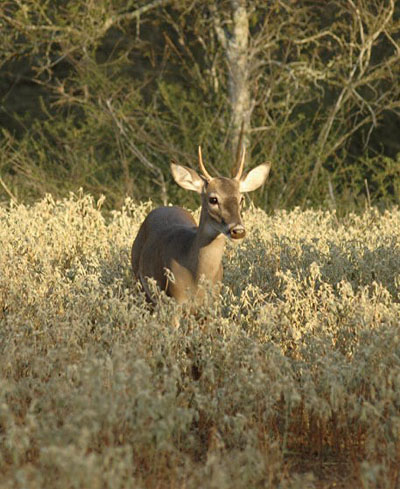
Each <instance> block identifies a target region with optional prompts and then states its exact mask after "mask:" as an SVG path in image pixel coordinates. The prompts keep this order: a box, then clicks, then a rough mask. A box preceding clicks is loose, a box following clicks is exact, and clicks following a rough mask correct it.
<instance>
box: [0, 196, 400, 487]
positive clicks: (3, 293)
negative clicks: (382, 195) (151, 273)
mask: <svg viewBox="0 0 400 489" xmlns="http://www.w3.org/2000/svg"><path fill="white" fill-rule="evenodd" d="M102 205H103V200H102V199H101V200H95V199H93V198H92V197H90V196H88V195H83V194H80V195H76V196H74V195H71V196H70V197H68V198H66V199H64V200H59V201H55V200H54V199H53V198H52V197H50V196H47V197H46V198H44V199H43V200H41V201H39V202H37V203H36V204H35V205H33V206H30V207H29V206H25V205H22V204H18V205H17V204H15V205H12V206H11V208H10V209H8V210H6V209H4V208H0V247H1V253H0V270H1V273H0V348H1V350H0V358H1V360H0V386H1V388H0V398H1V399H0V485H1V487H21V488H22V487H29V488H32V489H35V488H38V489H39V488H40V489H41V488H43V487H52V488H62V489H64V488H66V487H71V488H82V489H88V488H98V487H102V488H107V487H110V488H113V489H115V488H118V487H121V488H124V489H126V488H129V487H135V488H136V487H147V488H152V487H157V488H160V487H172V488H174V487H179V488H183V487H185V488H196V489H197V488H198V487H210V488H212V487H216V488H218V489H223V488H229V489H232V488H241V487H243V488H246V489H247V488H249V487H270V488H276V487H282V488H285V487H286V488H299V489H300V488H301V489H304V488H307V487H308V488H313V487H318V488H323V487H333V486H335V487H344V488H347V487H348V488H354V487H363V488H371V489H372V488H376V487H379V488H381V489H386V488H387V489H389V488H391V489H395V488H397V487H399V482H400V481H399V467H400V446H399V443H400V432H399V430H400V414H399V412H400V411H399V409H400V334H399V314H400V306H399V292H400V273H399V270H400V211H399V209H397V208H394V209H392V210H391V211H390V212H389V211H386V212H384V213H379V212H378V211H376V210H375V209H368V210H366V211H365V212H364V213H363V214H362V215H355V214H350V215H348V216H347V217H346V218H345V219H343V220H339V219H338V218H337V216H336V214H335V212H329V211H327V212H323V211H314V210H308V211H305V212H302V211H300V210H299V209H295V210H292V211H290V212H289V211H278V212H276V213H275V214H274V215H273V216H268V215H267V214H265V213H264V212H263V211H261V210H256V209H248V210H247V211H246V212H245V216H244V219H245V222H246V226H247V229H248V238H246V240H245V241H244V242H243V244H242V245H240V246H239V247H238V246H228V247H227V250H226V255H225V263H224V266H225V284H224V287H223V289H222V291H221V295H220V297H218V298H213V297H212V296H210V297H209V300H208V303H205V304H204V305H203V306H202V307H201V308H200V309H199V310H198V311H197V314H196V315H195V316H194V315H191V314H190V312H189V311H187V310H184V309H181V308H180V307H178V306H177V305H176V304H175V303H174V302H173V301H172V300H169V299H168V298H166V297H165V296H163V295H160V298H159V302H158V304H157V306H156V307H155V308H154V310H151V309H149V307H148V305H147V304H146V302H145V300H144V297H143V294H142V293H141V292H140V290H138V288H137V287H136V286H135V285H134V284H132V280H131V274H130V265H129V250H130V246H131V243H132V240H133V237H134V236H135V234H136V232H137V229H138V226H139V224H140V223H141V221H142V219H143V217H144V216H145V215H146V213H147V212H148V211H149V209H150V207H151V204H142V205H135V204H134V203H133V202H132V200H131V199H128V200H126V201H125V203H124V205H123V207H122V209H121V210H120V211H113V212H112V213H111V214H109V215H108V217H107V218H106V217H104V213H102V210H101V207H102Z"/></svg>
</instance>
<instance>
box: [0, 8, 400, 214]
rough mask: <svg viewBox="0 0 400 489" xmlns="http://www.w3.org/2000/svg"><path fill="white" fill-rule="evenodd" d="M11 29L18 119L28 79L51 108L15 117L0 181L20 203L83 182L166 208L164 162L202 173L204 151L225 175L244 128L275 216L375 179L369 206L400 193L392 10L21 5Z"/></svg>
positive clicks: (348, 200) (6, 31) (7, 32)
mask: <svg viewBox="0 0 400 489" xmlns="http://www.w3.org/2000/svg"><path fill="white" fill-rule="evenodd" d="M0 22H1V23H2V31H3V37H4V42H3V43H2V46H1V47H0V49H1V50H2V57H1V59H2V60H3V61H2V63H3V64H2V68H1V67H0V68H1V69H2V73H3V75H5V76H4V77H3V80H6V79H7V78H8V80H9V81H10V83H9V86H7V87H5V90H4V92H5V93H6V94H8V98H7V99H6V104H5V106H6V108H7V113H10V112H11V111H12V104H11V103H10V104H8V100H9V101H11V97H10V95H9V94H10V93H11V94H12V93H16V91H17V89H18V88H20V89H21V90H22V86H23V85H24V84H25V86H26V84H27V83H29V84H30V92H29V93H30V94H33V93H34V95H33V97H31V98H30V99H29V98H28V97H26V99H27V100H28V101H29V100H38V98H39V97H38V94H39V95H40V99H41V100H42V102H41V106H40V107H41V109H40V110H39V111H37V110H36V109H33V110H32V111H28V112H27V113H26V114H24V116H23V117H22V115H21V111H20V113H19V114H18V116H17V117H15V116H13V115H12V116H11V117H8V118H7V121H6V126H5V127H6V131H5V132H4V133H3V134H4V135H3V143H2V153H1V156H0V158H1V159H0V172H1V174H0V176H1V178H2V182H3V190H4V188H5V186H6V187H7V189H8V191H9V193H11V194H13V195H16V196H17V197H18V194H19V192H22V196H24V195H31V196H37V195H38V194H40V193H42V192H43V191H45V190H50V191H52V192H55V193H57V192H59V190H58V187H60V186H61V187H62V188H63V189H64V191H65V190H70V189H73V188H76V186H77V185H82V186H84V187H85V188H86V189H88V190H90V191H92V192H95V193H98V192H104V193H107V194H108V195H109V196H110V199H109V200H110V202H111V204H112V205H113V204H114V203H117V201H120V200H121V198H122V196H123V195H124V194H126V193H128V194H130V195H133V196H134V197H135V198H137V199H140V198H145V197H148V196H150V195H152V196H156V199H158V200H164V201H166V200H167V199H170V198H173V197H174V193H175V192H177V193H179V190H176V189H175V188H174V187H173V186H171V187H170V185H169V181H170V180H169V176H168V173H169V168H168V166H169V160H170V159H171V158H174V159H177V160H178V161H180V162H181V163H183V164H187V165H194V164H196V162H195V154H196V147H197V145H198V144H202V146H203V149H204V154H205V158H206V162H207V165H208V166H209V168H210V171H214V172H217V173H224V172H227V171H228V168H230V166H231V161H232V151H235V148H236V146H237V140H238V134H239V131H240V127H241V124H242V122H244V130H245V144H246V145H247V147H248V151H247V154H248V155H249V164H250V157H251V159H252V160H253V161H252V162H251V164H257V163H261V162H262V161H265V160H268V159H270V160H272V162H273V170H272V174H271V180H270V183H269V185H268V186H267V187H266V190H265V191H264V192H263V193H262V194H261V195H259V197H258V203H260V204H262V205H264V206H270V207H287V206H293V205H299V204H300V205H308V204H313V205H330V206H336V205H338V203H340V202H344V204H343V205H352V203H353V200H357V198H358V194H359V195H362V194H364V193H365V190H364V180H365V178H367V179H368V184H369V188H370V190H371V192H372V199H374V195H375V194H374V190H377V191H378V189H379V188H381V185H382V182H386V183H385V185H387V187H388V188H389V187H390V188H393V181H394V178H395V177H396V176H397V173H396V170H395V168H396V165H395V164H392V163H390V164H389V163H388V161H393V158H395V157H396V155H395V148H396V146H395V144H392V143H391V141H393V140H394V139H395V137H394V136H391V135H389V136H388V137H387V138H386V139H385V140H384V141H385V143H384V146H382V145H381V139H382V138H380V139H378V137H377V136H376V135H378V134H382V132H383V131H384V130H385V129H384V128H385V127H387V128H388V129H387V130H386V132H387V134H389V132H390V128H391V127H393V125H395V124H398V121H399V120H400V119H399V100H400V86H399V84H398V83H397V80H398V77H399V74H400V73H399V70H400V63H399V61H400V60H399V56H400V54H399V53H400V48H399V44H398V38H399V7H397V6H396V5H395V3H394V0H383V1H381V0H369V1H367V0H346V1H342V0H330V1H329V2H323V3H321V2H319V1H317V0H307V1H303V0H298V1H293V0H275V1H273V2H269V3H265V2H262V1H261V0H254V1H252V2H250V1H246V0H208V1H207V2H200V0H192V1H189V0H182V1H179V2H178V1H173V0H171V1H161V0H154V1H150V0H148V1H146V2H145V1H143V2H133V1H132V2H125V1H122V0H111V1H110V0H107V1H106V0H99V1H97V2H91V1H89V2H84V3H82V2H80V1H78V0H71V1H70V2H68V3H67V4H64V3H63V2H61V1H54V2H47V3H44V4H43V2H41V1H39V0H30V1H29V2H28V0H18V1H9V2H5V6H4V8H3V10H2V11H1V13H0ZM34 111H36V112H35V115H34V116H33V112H34ZM39 119H40V120H39ZM382 124H385V126H383V125H382ZM380 125H381V126H380ZM379 153H383V155H385V156H390V158H389V160H387V159H381V160H380V164H379V168H380V170H379V178H378V175H377V172H376V171H372V170H374V168H376V167H374V168H373V167H372V166H371V165H373V163H371V162H372V161H375V160H371V157H377V155H379ZM385 162H386V163H385ZM383 175H386V177H387V178H386V179H385V178H383ZM26 176H29V183H26ZM21 177H24V181H23V180H22V178H21ZM44 177H46V178H44ZM43 181H45V182H46V184H45V185H43V183H41V182H43ZM22 189H25V190H24V191H23V190H22ZM349 189H350V191H349ZM24 192H25V193H24ZM26 192H28V194H26ZM379 192H380V193H381V191H379ZM4 193H5V192H4ZM376 195H377V198H378V197H379V195H380V194H379V193H377V194H376ZM387 195H388V196H389V198H391V199H394V192H393V190H390V191H389V192H388V193H387ZM180 197H181V198H182V199H183V201H184V202H185V203H187V204H190V203H191V200H187V199H188V198H190V197H188V196H186V195H183V194H180Z"/></svg>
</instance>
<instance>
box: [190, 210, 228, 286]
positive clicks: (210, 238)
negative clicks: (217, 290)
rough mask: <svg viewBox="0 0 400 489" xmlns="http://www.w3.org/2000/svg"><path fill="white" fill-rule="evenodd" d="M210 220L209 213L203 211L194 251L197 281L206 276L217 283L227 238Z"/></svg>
mask: <svg viewBox="0 0 400 489" xmlns="http://www.w3.org/2000/svg"><path fill="white" fill-rule="evenodd" d="M209 219H210V218H209V217H208V215H207V212H206V211H204V210H202V211H201V215H200V223H199V227H198V229H197V233H196V237H195V240H194V243H193V250H192V252H193V255H194V256H193V261H194V263H195V264H196V266H195V270H194V273H195V277H196V280H198V279H199V278H200V277H201V276H202V275H204V276H205V278H206V279H208V280H211V281H215V280H216V278H217V276H218V272H219V269H220V266H221V262H222V255H223V253H224V248H225V236H224V235H223V234H221V233H220V232H218V231H217V230H215V228H213V226H212V224H211V223H210V220H209Z"/></svg>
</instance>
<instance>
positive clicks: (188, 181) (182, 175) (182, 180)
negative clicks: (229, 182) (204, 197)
mask: <svg viewBox="0 0 400 489" xmlns="http://www.w3.org/2000/svg"><path fill="white" fill-rule="evenodd" d="M171 173H172V176H173V178H174V180H175V182H176V183H177V184H178V185H179V186H180V187H182V188H184V189H186V190H193V191H194V192H197V193H198V194H201V192H202V191H203V188H204V183H205V181H204V179H203V178H201V177H200V176H199V175H198V173H197V172H195V171H194V170H192V169H191V168H188V167H187V166H181V165H177V164H176V163H174V162H171Z"/></svg>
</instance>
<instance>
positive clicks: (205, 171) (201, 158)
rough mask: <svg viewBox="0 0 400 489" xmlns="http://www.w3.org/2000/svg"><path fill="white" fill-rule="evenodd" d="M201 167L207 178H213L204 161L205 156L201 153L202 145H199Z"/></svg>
mask: <svg viewBox="0 0 400 489" xmlns="http://www.w3.org/2000/svg"><path fill="white" fill-rule="evenodd" d="M199 167H200V170H201V172H202V174H203V175H204V176H205V177H206V180H208V181H210V180H212V176H211V175H210V174H209V173H208V171H207V170H206V168H205V166H204V163H203V156H202V154H201V146H199Z"/></svg>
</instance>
